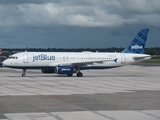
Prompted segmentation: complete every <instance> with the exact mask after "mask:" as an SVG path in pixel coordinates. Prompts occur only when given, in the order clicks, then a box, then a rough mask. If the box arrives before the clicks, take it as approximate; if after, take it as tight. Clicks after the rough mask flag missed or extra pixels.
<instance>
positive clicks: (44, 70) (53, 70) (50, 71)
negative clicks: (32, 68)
mask: <svg viewBox="0 0 160 120" xmlns="http://www.w3.org/2000/svg"><path fill="white" fill-rule="evenodd" d="M41 71H42V73H56V71H55V69H54V68H48V69H41Z"/></svg>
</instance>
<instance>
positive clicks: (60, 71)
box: [57, 66, 76, 74]
mask: <svg viewBox="0 0 160 120" xmlns="http://www.w3.org/2000/svg"><path fill="white" fill-rule="evenodd" d="M72 73H76V70H75V68H74V67H70V66H58V67H57V74H72Z"/></svg>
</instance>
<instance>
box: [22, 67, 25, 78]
mask: <svg viewBox="0 0 160 120" xmlns="http://www.w3.org/2000/svg"><path fill="white" fill-rule="evenodd" d="M22 77H26V69H23V73H22Z"/></svg>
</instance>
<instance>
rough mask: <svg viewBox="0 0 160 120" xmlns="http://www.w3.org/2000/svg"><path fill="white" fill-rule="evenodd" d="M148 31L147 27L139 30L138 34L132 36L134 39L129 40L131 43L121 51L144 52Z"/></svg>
mask: <svg viewBox="0 0 160 120" xmlns="http://www.w3.org/2000/svg"><path fill="white" fill-rule="evenodd" d="M148 32H149V29H147V28H144V29H142V30H140V31H139V32H138V34H137V35H136V36H135V37H134V39H133V40H132V41H131V43H130V44H129V45H128V47H127V48H126V49H124V50H123V51H122V53H137V54H142V53H143V52H144V48H145V44H146V40H147V37H148Z"/></svg>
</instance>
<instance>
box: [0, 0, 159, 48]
mask: <svg viewBox="0 0 160 120" xmlns="http://www.w3.org/2000/svg"><path fill="white" fill-rule="evenodd" d="M142 28H149V30H150V31H149V35H148V39H147V43H146V47H148V48H150V47H160V0H0V43H1V44H0V47H1V48H48V47H49V48H108V47H118V48H120V47H126V46H127V45H128V44H129V43H130V41H131V40H132V39H133V38H134V36H135V35H136V34H137V32H138V31H139V30H140V29H142Z"/></svg>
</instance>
